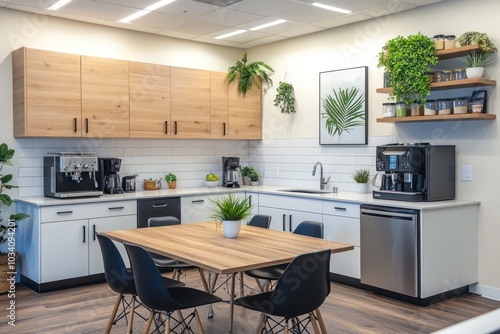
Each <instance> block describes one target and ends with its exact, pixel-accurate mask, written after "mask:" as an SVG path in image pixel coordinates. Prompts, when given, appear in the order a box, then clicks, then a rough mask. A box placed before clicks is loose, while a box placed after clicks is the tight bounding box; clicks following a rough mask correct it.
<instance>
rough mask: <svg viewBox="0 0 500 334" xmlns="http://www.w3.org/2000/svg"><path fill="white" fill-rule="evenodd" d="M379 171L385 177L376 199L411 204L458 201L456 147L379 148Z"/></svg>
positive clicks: (425, 144) (375, 196) (377, 162)
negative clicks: (456, 191)
mask: <svg viewBox="0 0 500 334" xmlns="http://www.w3.org/2000/svg"><path fill="white" fill-rule="evenodd" d="M376 169H377V171H379V173H383V174H382V179H381V182H380V190H373V198H377V199H388V200H397V201H408V202H421V201H428V202H431V201H443V200H451V199H454V198H455V146H454V145H430V144H428V143H416V144H388V145H383V146H377V151H376Z"/></svg>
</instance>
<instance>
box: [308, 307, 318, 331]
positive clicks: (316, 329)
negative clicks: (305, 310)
mask: <svg viewBox="0 0 500 334" xmlns="http://www.w3.org/2000/svg"><path fill="white" fill-rule="evenodd" d="M309 318H310V319H311V325H312V326H313V330H314V334H320V331H319V327H318V323H317V322H316V315H315V314H314V312H310V313H309Z"/></svg>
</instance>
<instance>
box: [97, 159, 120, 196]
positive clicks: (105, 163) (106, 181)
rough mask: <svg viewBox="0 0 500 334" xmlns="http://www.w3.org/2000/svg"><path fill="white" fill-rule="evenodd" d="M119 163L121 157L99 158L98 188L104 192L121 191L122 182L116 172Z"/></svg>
mask: <svg viewBox="0 0 500 334" xmlns="http://www.w3.org/2000/svg"><path fill="white" fill-rule="evenodd" d="M121 165H122V159H118V158H99V172H98V174H97V182H98V183H99V189H101V190H102V191H103V192H104V193H105V194H121V193H123V188H122V182H121V179H120V175H119V174H118V172H119V171H120V167H121Z"/></svg>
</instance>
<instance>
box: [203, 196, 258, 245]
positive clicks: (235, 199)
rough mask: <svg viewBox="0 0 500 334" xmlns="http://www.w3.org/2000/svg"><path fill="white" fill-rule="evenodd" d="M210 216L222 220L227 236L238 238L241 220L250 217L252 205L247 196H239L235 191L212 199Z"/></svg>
mask: <svg viewBox="0 0 500 334" xmlns="http://www.w3.org/2000/svg"><path fill="white" fill-rule="evenodd" d="M210 202H212V204H213V207H212V208H211V214H210V216H209V217H210V218H212V219H215V220H217V221H219V222H222V225H223V228H224V235H225V236H226V237H227V238H236V237H237V236H238V234H239V233H240V228H241V221H242V220H243V219H246V218H248V216H249V215H250V210H251V208H252V205H250V200H249V199H248V198H247V197H239V196H236V195H235V194H233V193H229V194H228V195H225V196H221V197H217V198H215V199H210Z"/></svg>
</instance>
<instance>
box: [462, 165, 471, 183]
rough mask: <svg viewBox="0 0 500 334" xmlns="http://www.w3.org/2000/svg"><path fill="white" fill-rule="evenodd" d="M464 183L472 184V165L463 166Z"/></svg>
mask: <svg viewBox="0 0 500 334" xmlns="http://www.w3.org/2000/svg"><path fill="white" fill-rule="evenodd" d="M462 181H467V182H472V166H471V165H462Z"/></svg>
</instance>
